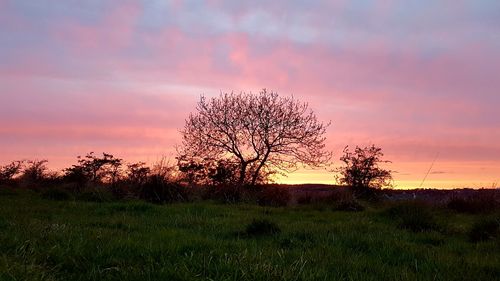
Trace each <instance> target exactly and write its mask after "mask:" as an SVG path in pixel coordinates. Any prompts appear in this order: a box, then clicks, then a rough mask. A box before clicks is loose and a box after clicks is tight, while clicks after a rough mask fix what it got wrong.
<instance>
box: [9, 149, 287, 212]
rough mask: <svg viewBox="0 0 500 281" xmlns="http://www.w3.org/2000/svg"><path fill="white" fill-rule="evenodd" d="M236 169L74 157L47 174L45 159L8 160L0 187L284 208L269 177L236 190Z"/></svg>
mask: <svg viewBox="0 0 500 281" xmlns="http://www.w3.org/2000/svg"><path fill="white" fill-rule="evenodd" d="M235 169H236V167H235V166H234V165H232V164H231V163H229V162H228V161H224V160H219V161H212V162H209V161H206V160H204V161H203V162H196V161H194V160H192V159H191V160H186V159H183V158H177V159H176V161H175V163H172V162H171V161H168V160H167V159H165V158H163V159H161V160H159V161H157V162H156V163H154V164H152V165H147V164H146V163H144V162H136V163H129V162H126V161H124V160H123V159H121V158H117V157H115V156H114V155H112V154H108V153H102V154H101V155H99V154H95V153H93V152H90V153H88V154H87V155H85V156H78V157H77V161H76V164H74V165H72V166H71V167H68V168H65V169H62V170H60V171H51V170H50V169H49V168H48V161H47V160H29V161H27V160H22V161H13V162H11V163H9V164H7V165H3V166H0V187H9V188H24V189H32V190H36V191H39V192H42V193H44V194H46V196H48V197H54V198H53V199H57V198H58V197H61V198H60V199H66V198H70V197H74V198H77V199H83V200H89V201H110V200H120V199H140V200H145V201H148V202H152V203H171V202H187V201H193V200H203V199H213V200H218V201H223V202H239V201H254V202H257V203H261V204H268V205H277V206H282V205H286V204H287V203H288V202H289V200H290V194H289V193H288V192H287V191H286V190H285V189H284V188H280V187H278V185H272V184H266V183H269V182H270V180H269V178H264V177H260V178H259V181H258V182H257V184H255V185H253V186H251V187H250V186H247V185H245V186H239V184H238V183H237V181H238V179H237V176H236V175H237V173H236V172H235Z"/></svg>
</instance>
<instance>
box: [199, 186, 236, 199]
mask: <svg viewBox="0 0 500 281" xmlns="http://www.w3.org/2000/svg"><path fill="white" fill-rule="evenodd" d="M242 198H243V188H242V187H239V186H238V185H237V184H218V185H210V186H208V187H206V188H205V192H204V194H203V199H211V200H216V201H219V202H222V203H237V202H240V201H241V200H242Z"/></svg>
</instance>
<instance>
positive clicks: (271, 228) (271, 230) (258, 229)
mask: <svg viewBox="0 0 500 281" xmlns="http://www.w3.org/2000/svg"><path fill="white" fill-rule="evenodd" d="M280 232H281V229H280V228H279V227H278V225H277V224H276V223H274V222H271V221H269V220H266V219H261V220H256V219H254V220H253V221H252V222H251V223H250V224H249V225H247V227H246V229H245V234H247V235H249V236H262V235H273V234H278V233H280Z"/></svg>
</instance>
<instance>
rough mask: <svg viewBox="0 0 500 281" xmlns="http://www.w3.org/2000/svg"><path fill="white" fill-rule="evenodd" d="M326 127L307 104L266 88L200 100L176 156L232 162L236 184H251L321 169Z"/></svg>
mask: <svg viewBox="0 0 500 281" xmlns="http://www.w3.org/2000/svg"><path fill="white" fill-rule="evenodd" d="M328 125H329V124H324V123H322V122H320V121H318V120H317V118H316V115H315V114H314V112H313V111H312V110H311V109H309V107H308V104H307V103H302V102H300V101H298V100H297V99H295V98H293V97H282V96H279V95H278V94H277V93H276V92H268V91H267V90H266V89H263V90H262V91H261V92H259V93H258V94H252V93H239V94H235V93H232V92H231V93H221V94H220V95H219V96H218V97H213V98H210V99H207V98H206V97H204V96H201V98H200V101H199V102H198V105H197V107H196V112H194V113H191V114H190V115H189V117H188V119H187V120H186V123H185V126H184V129H183V130H182V131H181V133H182V137H183V140H182V146H181V148H180V149H179V154H180V155H181V156H180V157H182V158H183V159H202V160H206V161H219V160H224V161H227V162H231V163H234V164H236V165H237V167H238V175H237V183H239V184H250V185H254V184H256V182H258V181H259V180H262V179H263V178H265V177H266V176H268V175H270V174H272V173H283V172H290V171H293V170H295V169H297V168H298V167H299V166H300V165H303V166H309V167H317V166H321V165H324V164H326V163H327V162H328V161H329V159H330V157H331V153H330V152H329V151H327V150H326V149H325V140H326V138H325V132H326V128H327V127H328Z"/></svg>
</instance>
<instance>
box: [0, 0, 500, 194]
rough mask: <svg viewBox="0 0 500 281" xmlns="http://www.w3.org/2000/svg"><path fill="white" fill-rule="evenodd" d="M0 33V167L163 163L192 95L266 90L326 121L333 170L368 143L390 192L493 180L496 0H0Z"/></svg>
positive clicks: (499, 57) (499, 180) (330, 177)
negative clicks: (389, 176) (93, 159)
mask: <svg viewBox="0 0 500 281" xmlns="http://www.w3.org/2000/svg"><path fill="white" fill-rule="evenodd" d="M0 39H1V40H0V165H2V164H7V163H8V162H10V161H12V160H18V159H48V160H49V163H50V167H51V168H53V169H61V168H63V167H67V166H70V165H71V164H74V163H75V162H76V156H78V155H84V154H86V153H87V152H90V151H95V152H97V153H99V152H108V153H112V154H114V155H115V156H117V157H121V158H124V159H126V160H129V161H147V162H154V161H156V160H158V159H160V158H161V157H163V156H166V157H170V158H173V157H175V149H174V147H175V145H179V144H180V142H181V138H180V133H179V130H180V129H182V127H183V125H184V122H185V119H186V118H187V116H188V114H189V112H193V111H194V108H195V105H196V102H197V101H198V100H199V98H200V95H205V96H208V97H211V96H217V95H218V94H219V93H220V92H231V91H234V92H241V91H245V92H258V91H259V90H260V89H262V88H267V89H268V90H272V91H277V92H278V93H279V94H280V95H288V96H290V95H293V96H294V97H296V98H298V99H300V100H302V101H304V102H308V103H309V106H310V107H311V108H312V109H313V110H314V112H315V113H316V115H317V116H318V118H319V119H320V120H323V121H325V122H328V121H331V126H330V127H329V129H328V133H327V139H328V145H327V147H328V148H329V149H330V150H332V151H333V152H334V155H335V158H334V159H335V160H336V161H334V165H340V161H339V160H338V158H339V157H340V156H341V154H342V149H343V148H344V147H345V146H346V145H349V146H351V147H353V146H356V145H359V146H368V145H371V144H375V145H376V146H379V147H381V148H382V149H383V152H384V153H385V157H384V158H385V159H387V160H391V161H392V163H391V164H389V165H388V166H387V168H389V169H391V170H394V171H395V172H394V179H395V187H396V188H415V187H438V188H452V187H459V188H461V187H473V188H480V187H493V186H500V114H499V105H500V76H499V75H500V1H496V0H470V1H465V0H449V1H448V0H439V1H436V0H405V1H397V0H392V1H390V0H388V1H383V0H381V1H370V0H353V1H306V0H302V1H288V0H286V1H285V0H276V1H218V0H211V1H182V0H174V1H160V0H151V1H127V0H124V1H118V0H116V1H111V0H109V1H106V0H87V1H80V0H60V1H54V0H52V1H51V0H37V1H32V0H15V1H14V0H12V1H10V0H0ZM426 175H427V176H426ZM424 179H425V181H424ZM280 181H281V182H285V183H304V182H309V183H310V182H313V183H334V182H335V179H334V174H333V173H332V172H329V171H327V170H299V171H297V172H295V173H293V174H290V175H289V176H288V177H287V178H283V179H280Z"/></svg>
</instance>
